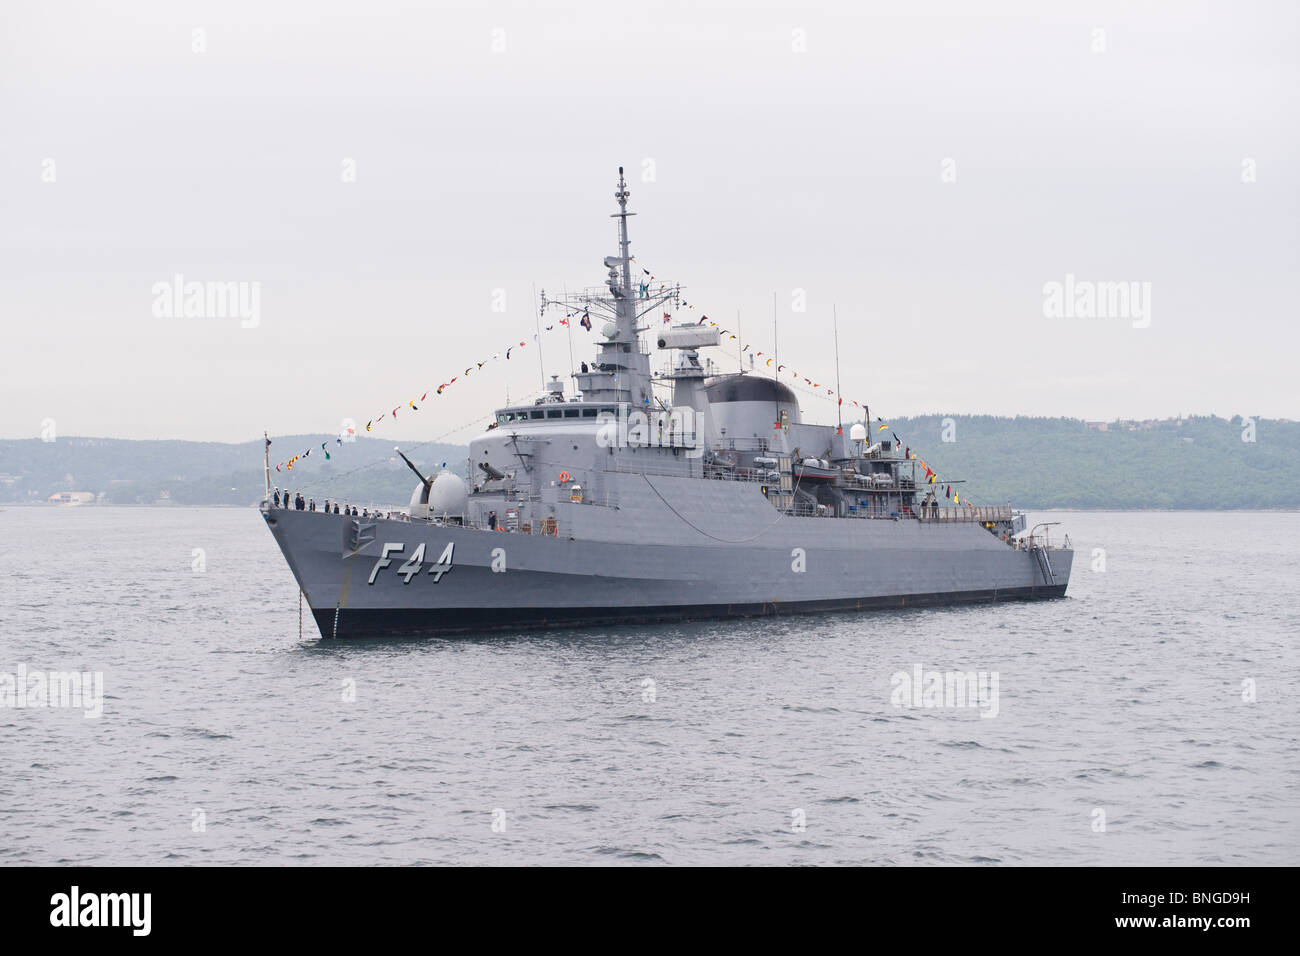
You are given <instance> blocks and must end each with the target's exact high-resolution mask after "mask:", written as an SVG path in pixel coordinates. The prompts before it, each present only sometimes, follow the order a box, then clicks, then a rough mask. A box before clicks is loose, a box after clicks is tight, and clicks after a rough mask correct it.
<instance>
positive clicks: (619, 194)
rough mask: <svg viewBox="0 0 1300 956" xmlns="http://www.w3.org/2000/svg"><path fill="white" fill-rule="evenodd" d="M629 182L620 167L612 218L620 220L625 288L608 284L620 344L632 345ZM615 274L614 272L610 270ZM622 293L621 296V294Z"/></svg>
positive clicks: (634, 302) (633, 337) (632, 306)
mask: <svg viewBox="0 0 1300 956" xmlns="http://www.w3.org/2000/svg"><path fill="white" fill-rule="evenodd" d="M631 195H632V193H631V191H629V190H628V188H627V180H625V179H624V178H623V167H622V166H620V167H618V189H617V190H616V191H615V193H614V198H615V199H617V200H618V212H616V213H611V214H610V216H611V218H614V219H617V220H618V255H619V259H621V260H622V265H623V288H622V289H621V290H619V289H617V288H615V286H614V282H613V277H612V276H611V281H610V282H609V283H608V285H609V288H610V291H611V292H613V293H614V298H615V299H616V300H617V311H616V313H615V314H616V316H617V321H616V324H617V326H618V336H617V339H618V341H619V342H623V343H625V344H631V343H633V342H635V341H636V299H635V298H634V297H633V295H632V243H631V241H630V240H629V239H628V237H627V217H628V216H635V215H636V213H634V212H628V211H627V200H628V197H629V196H631ZM610 271H611V272H613V270H612V269H611V270H610ZM620 291H621V293H622V294H621V295H620V294H619V293H620Z"/></svg>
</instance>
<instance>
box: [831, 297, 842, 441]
mask: <svg viewBox="0 0 1300 956" xmlns="http://www.w3.org/2000/svg"><path fill="white" fill-rule="evenodd" d="M831 327H832V328H833V329H834V330H835V434H837V435H843V434H844V419H843V417H842V416H843V410H844V393H843V392H842V391H840V313H839V309H838V308H837V307H836V305H835V303H833V302H832V303H831Z"/></svg>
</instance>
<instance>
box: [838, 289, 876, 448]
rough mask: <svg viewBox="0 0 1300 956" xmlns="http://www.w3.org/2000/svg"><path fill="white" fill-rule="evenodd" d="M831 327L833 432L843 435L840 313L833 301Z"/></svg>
mask: <svg viewBox="0 0 1300 956" xmlns="http://www.w3.org/2000/svg"><path fill="white" fill-rule="evenodd" d="M831 327H832V328H833V329H834V330H835V434H837V435H843V434H844V417H843V416H844V393H843V392H841V391H840V313H839V309H838V308H837V307H836V306H835V304H834V303H831ZM868 423H870V421H869V420H868Z"/></svg>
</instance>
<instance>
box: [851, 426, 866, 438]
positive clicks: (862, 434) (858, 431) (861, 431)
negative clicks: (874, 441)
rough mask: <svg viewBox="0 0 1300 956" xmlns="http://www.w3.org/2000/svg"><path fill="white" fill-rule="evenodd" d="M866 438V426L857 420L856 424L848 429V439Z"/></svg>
mask: <svg viewBox="0 0 1300 956" xmlns="http://www.w3.org/2000/svg"><path fill="white" fill-rule="evenodd" d="M866 440H867V426H866V425H864V424H862V422H858V423H857V424H856V425H854V426H853V427H852V428H850V429H849V441H866Z"/></svg>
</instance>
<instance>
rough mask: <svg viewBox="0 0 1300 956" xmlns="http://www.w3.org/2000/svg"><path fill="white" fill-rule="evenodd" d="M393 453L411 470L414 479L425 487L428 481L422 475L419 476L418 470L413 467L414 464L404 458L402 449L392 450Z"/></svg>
mask: <svg viewBox="0 0 1300 956" xmlns="http://www.w3.org/2000/svg"><path fill="white" fill-rule="evenodd" d="M393 451H395V452H397V453H398V454H399V455H401V456H402V461H404V462H406V467H407V468H409V469H411V471H413V472H415V477H416V478H419V479H420V481H421V482H422V483H423V484H426V485H427V484H428V483H429V479H428V478H426V477H424V475H422V474H420V469H419V468H416V467H415V465H414V463H413V462H412V461H411V459H409V458H407V457H406V455H405V453H403V451H402V449H400V448H394V449H393Z"/></svg>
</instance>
